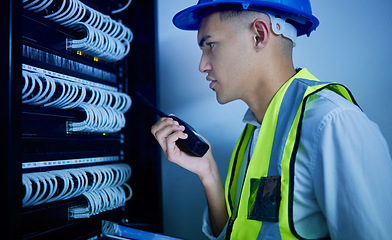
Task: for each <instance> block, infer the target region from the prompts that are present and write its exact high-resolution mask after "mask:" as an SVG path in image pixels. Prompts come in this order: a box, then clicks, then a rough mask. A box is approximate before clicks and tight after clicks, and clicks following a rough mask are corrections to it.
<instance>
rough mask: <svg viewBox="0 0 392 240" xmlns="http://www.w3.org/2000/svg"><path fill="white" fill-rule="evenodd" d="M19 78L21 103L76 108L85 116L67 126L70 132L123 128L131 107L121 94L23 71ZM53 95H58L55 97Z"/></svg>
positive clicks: (108, 130) (129, 102)
mask: <svg viewBox="0 0 392 240" xmlns="http://www.w3.org/2000/svg"><path fill="white" fill-rule="evenodd" d="M22 76H23V78H24V86H23V89H22V103H24V104H30V105H37V106H44V107H54V108H61V109H75V108H78V109H81V110H82V111H84V112H85V113H86V119H85V120H84V121H82V122H71V123H69V126H68V127H69V129H68V131H70V132H102V133H113V132H118V131H120V130H121V129H122V128H123V127H124V126H125V123H126V121H125V117H124V113H126V112H127V111H128V109H129V108H130V107H131V104H132V99H131V97H130V96H129V95H127V94H125V93H121V92H116V91H110V90H107V89H102V88H99V87H93V86H90V85H85V84H82V83H78V82H72V81H68V80H64V79H60V78H57V77H50V76H48V75H45V74H42V73H33V72H28V71H25V70H22ZM83 81H85V82H88V81H86V80H83ZM55 92H57V93H58V94H59V95H58V94H57V95H58V96H55ZM87 96H89V97H87Z"/></svg>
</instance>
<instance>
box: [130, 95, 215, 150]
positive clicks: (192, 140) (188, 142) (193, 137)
mask: <svg viewBox="0 0 392 240" xmlns="http://www.w3.org/2000/svg"><path fill="white" fill-rule="evenodd" d="M136 95H137V96H138V97H139V98H140V99H141V100H142V101H143V102H144V103H145V104H146V105H147V106H149V107H150V108H151V109H152V110H154V111H155V113H156V114H158V115H159V116H160V117H168V118H172V119H173V120H175V121H177V122H178V124H180V125H182V126H184V127H185V130H184V133H186V134H188V138H186V139H178V140H177V141H176V145H177V147H178V148H179V149H181V151H183V152H185V153H187V154H189V155H194V156H198V157H202V156H204V154H205V153H206V152H207V151H208V149H209V148H210V146H208V144H207V143H206V142H205V141H204V140H203V139H202V138H201V137H200V135H199V134H198V133H197V132H196V130H195V129H194V128H193V127H191V126H190V125H189V124H187V123H186V122H184V121H183V120H181V119H180V118H178V117H176V116H169V115H167V114H165V113H163V112H162V111H160V110H159V109H158V108H156V107H155V106H154V105H152V104H151V103H150V102H149V101H148V100H147V99H146V98H145V97H143V95H142V94H140V93H139V92H136Z"/></svg>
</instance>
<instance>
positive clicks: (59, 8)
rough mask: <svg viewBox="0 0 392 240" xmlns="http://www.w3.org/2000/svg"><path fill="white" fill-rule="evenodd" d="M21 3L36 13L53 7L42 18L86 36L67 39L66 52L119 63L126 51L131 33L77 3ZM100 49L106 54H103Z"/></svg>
mask: <svg viewBox="0 0 392 240" xmlns="http://www.w3.org/2000/svg"><path fill="white" fill-rule="evenodd" d="M130 2H131V1H129V2H128V3H127V5H126V6H124V7H125V8H126V7H128V5H129V4H130ZM23 4H24V6H23V7H24V8H25V9H27V10H30V11H34V12H36V13H38V12H42V11H43V10H44V9H47V8H49V7H52V8H53V9H54V10H53V12H51V13H49V14H47V15H44V17H45V18H48V19H51V20H52V21H55V22H58V23H59V24H61V25H63V26H65V27H69V28H74V29H76V30H79V31H85V32H86V33H87V36H86V38H84V39H81V40H67V49H74V50H80V51H84V52H85V53H87V54H89V55H92V56H94V57H98V58H100V59H102V60H104V61H107V62H115V61H119V60H121V59H123V58H124V57H125V56H126V55H127V54H128V52H129V48H130V42H131V41H132V39H133V33H132V31H131V30H130V29H129V28H127V27H126V26H124V25H123V24H122V23H121V22H117V21H115V20H113V19H112V18H110V16H108V15H105V14H102V13H100V12H98V11H97V10H95V9H93V8H91V7H89V6H87V5H85V4H84V3H82V2H81V1H79V0H31V1H29V0H23ZM125 8H124V9H125ZM115 11H117V12H119V11H122V9H118V10H115ZM102 49H106V50H107V51H106V52H102Z"/></svg>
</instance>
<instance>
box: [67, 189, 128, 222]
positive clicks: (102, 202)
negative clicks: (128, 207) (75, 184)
mask: <svg viewBox="0 0 392 240" xmlns="http://www.w3.org/2000/svg"><path fill="white" fill-rule="evenodd" d="M123 186H125V187H126V188H127V189H128V192H129V193H128V197H127V196H126V193H125V190H124V188H122V187H108V188H104V189H100V190H98V191H94V192H86V193H84V194H83V195H84V197H85V198H86V199H87V202H88V203H87V206H86V207H84V206H82V207H80V206H77V207H72V208H70V209H69V215H70V217H72V218H88V217H90V216H91V215H96V214H99V213H101V212H105V211H109V210H113V209H116V208H119V207H122V206H124V205H125V202H126V201H128V200H129V199H131V197H132V189H131V188H130V187H129V185H128V184H124V185H123Z"/></svg>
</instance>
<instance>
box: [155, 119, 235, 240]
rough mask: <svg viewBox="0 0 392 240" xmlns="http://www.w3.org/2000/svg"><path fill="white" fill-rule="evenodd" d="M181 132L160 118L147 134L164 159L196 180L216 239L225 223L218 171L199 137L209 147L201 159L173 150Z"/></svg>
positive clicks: (172, 124)
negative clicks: (205, 198)
mask: <svg viewBox="0 0 392 240" xmlns="http://www.w3.org/2000/svg"><path fill="white" fill-rule="evenodd" d="M184 130H185V127H184V126H181V125H179V124H178V122H176V121H175V120H173V119H172V118H169V117H163V118H161V119H160V120H159V121H158V122H156V123H155V124H154V126H152V127H151V133H152V135H154V137H155V138H156V140H157V141H158V143H159V145H161V148H162V150H163V152H164V154H165V156H166V157H167V159H169V161H171V162H173V163H176V164H178V165H179V166H181V167H183V168H185V169H187V170H189V171H191V172H193V173H195V174H197V175H198V176H199V178H200V180H201V182H202V184H203V187H204V190H205V193H206V197H207V203H208V210H209V216H210V220H211V225H212V226H211V227H212V229H213V231H214V234H215V235H216V236H217V235H219V233H220V232H221V231H222V229H223V228H224V226H225V224H226V222H227V219H228V216H227V210H226V202H225V195H224V188H223V185H222V180H221V178H220V175H219V171H218V167H217V165H216V162H215V160H214V157H213V156H212V153H211V145H210V143H209V142H208V141H207V140H206V139H205V138H204V137H203V136H201V137H202V138H203V139H204V141H206V142H207V144H208V145H210V149H209V150H208V151H207V153H206V154H205V155H204V156H203V157H195V156H190V155H188V154H186V153H185V152H183V151H181V150H180V149H179V148H178V147H177V145H176V141H177V140H178V139H186V138H187V137H188V136H187V134H185V133H184V132H183V131H184Z"/></svg>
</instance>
